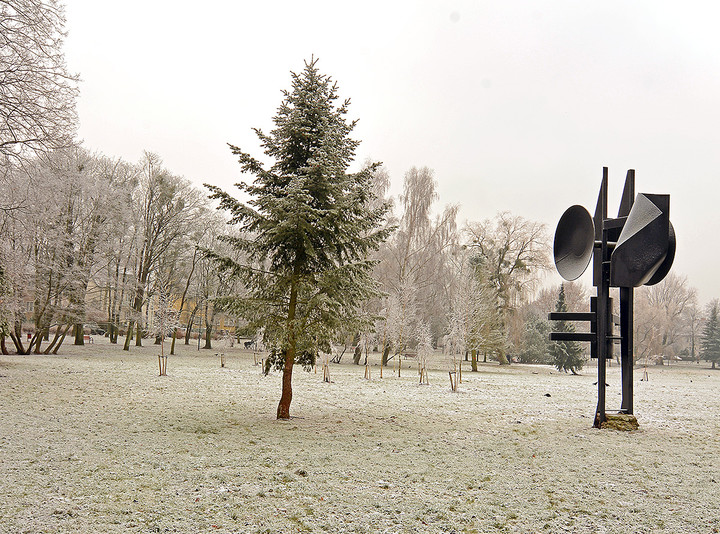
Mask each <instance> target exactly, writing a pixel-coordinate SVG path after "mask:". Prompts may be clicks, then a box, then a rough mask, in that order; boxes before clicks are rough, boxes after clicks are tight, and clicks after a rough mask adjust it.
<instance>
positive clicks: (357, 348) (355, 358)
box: [353, 343, 362, 365]
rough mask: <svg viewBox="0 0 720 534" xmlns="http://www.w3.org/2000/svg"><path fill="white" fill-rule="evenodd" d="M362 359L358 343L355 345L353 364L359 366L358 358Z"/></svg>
mask: <svg viewBox="0 0 720 534" xmlns="http://www.w3.org/2000/svg"><path fill="white" fill-rule="evenodd" d="M361 357H362V347H360V343H358V344H357V345H355V353H354V354H353V363H354V364H355V365H360V358H361Z"/></svg>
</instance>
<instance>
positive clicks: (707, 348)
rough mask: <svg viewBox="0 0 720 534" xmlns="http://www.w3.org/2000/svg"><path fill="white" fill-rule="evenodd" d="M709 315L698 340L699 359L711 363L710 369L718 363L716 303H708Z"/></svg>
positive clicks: (719, 340)
mask: <svg viewBox="0 0 720 534" xmlns="http://www.w3.org/2000/svg"><path fill="white" fill-rule="evenodd" d="M709 308H710V313H709V315H708V319H707V321H706V322H705V328H704V329H703V333H702V337H701V338H700V358H702V359H703V360H706V361H709V362H712V368H713V369H715V364H716V363H718V362H720V321H719V320H718V302H717V300H714V301H713V302H711V303H710V306H709Z"/></svg>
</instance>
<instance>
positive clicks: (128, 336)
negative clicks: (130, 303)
mask: <svg viewBox="0 0 720 534" xmlns="http://www.w3.org/2000/svg"><path fill="white" fill-rule="evenodd" d="M133 326H135V323H134V322H133V321H132V320H131V321H128V329H127V333H126V334H125V344H124V345H123V350H130V340H131V339H132V335H133Z"/></svg>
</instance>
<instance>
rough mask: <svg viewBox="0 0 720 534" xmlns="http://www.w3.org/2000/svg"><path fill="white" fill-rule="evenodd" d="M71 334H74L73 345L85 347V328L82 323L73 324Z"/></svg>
mask: <svg viewBox="0 0 720 534" xmlns="http://www.w3.org/2000/svg"><path fill="white" fill-rule="evenodd" d="M73 332H74V334H75V343H74V345H85V328H84V325H83V323H75V324H74V325H73Z"/></svg>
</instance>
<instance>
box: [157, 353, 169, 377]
mask: <svg viewBox="0 0 720 534" xmlns="http://www.w3.org/2000/svg"><path fill="white" fill-rule="evenodd" d="M158 365H159V367H160V376H167V356H158Z"/></svg>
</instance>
